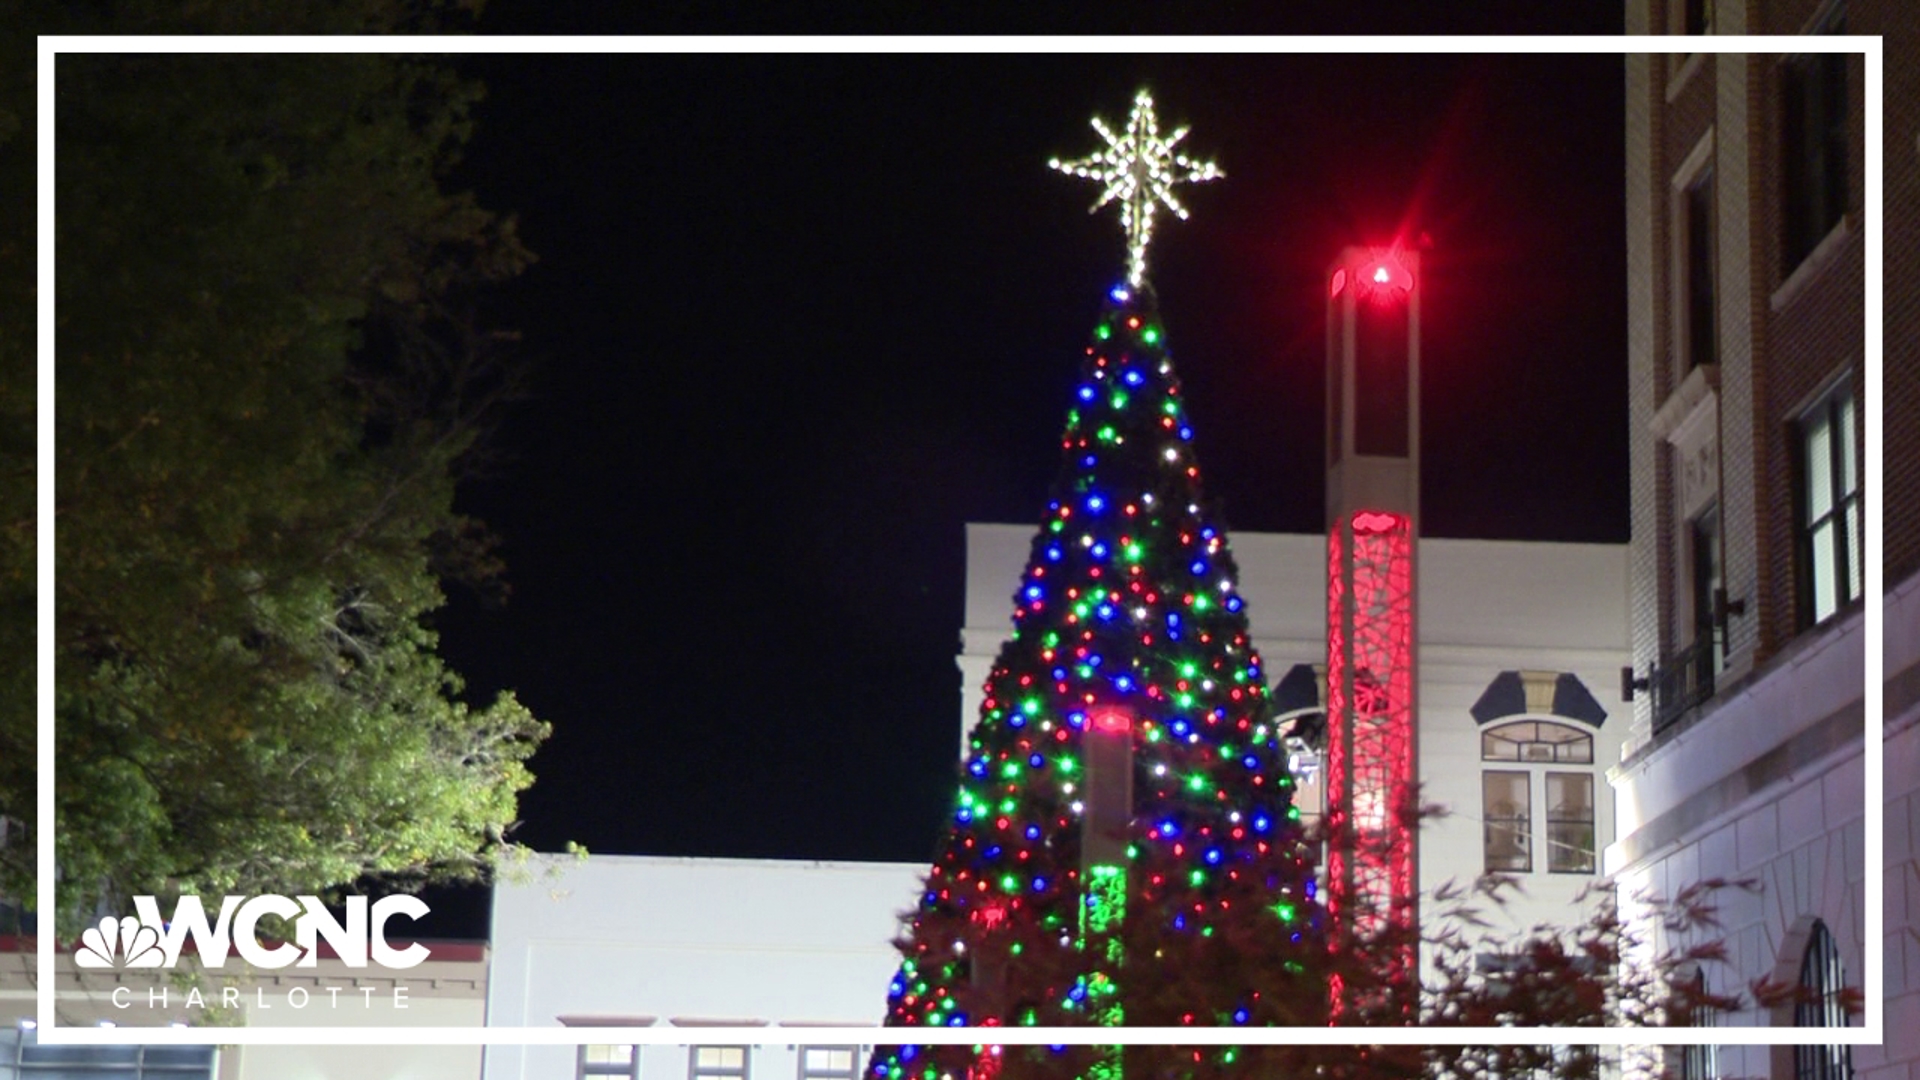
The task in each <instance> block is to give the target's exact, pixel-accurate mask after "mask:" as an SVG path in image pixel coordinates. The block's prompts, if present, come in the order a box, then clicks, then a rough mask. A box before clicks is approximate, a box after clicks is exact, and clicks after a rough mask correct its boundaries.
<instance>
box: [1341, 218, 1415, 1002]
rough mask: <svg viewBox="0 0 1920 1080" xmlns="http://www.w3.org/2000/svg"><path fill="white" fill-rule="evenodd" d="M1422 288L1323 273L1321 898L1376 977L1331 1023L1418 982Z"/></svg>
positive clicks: (1399, 267)
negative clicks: (1378, 988) (1375, 986)
mask: <svg viewBox="0 0 1920 1080" xmlns="http://www.w3.org/2000/svg"><path fill="white" fill-rule="evenodd" d="M1420 292H1421V290H1420V262H1419V256H1418V254H1417V253H1415V252H1410V251H1399V250H1389V251H1382V250H1378V249H1368V248H1348V249H1346V250H1345V251H1343V252H1341V254H1340V258H1339V259H1338V260H1336V261H1335V262H1334V264H1333V266H1332V267H1331V269H1329V270H1328V272H1327V758H1326V761H1327V772H1326V777H1327V824H1328V830H1329V842H1328V851H1327V908H1328V913H1329V915H1330V917H1331V922H1332V931H1333V935H1334V940H1335V941H1336V942H1339V943H1341V944H1342V945H1344V946H1345V947H1347V949H1348V951H1347V955H1349V956H1355V955H1358V956H1364V957H1366V958H1367V960H1368V962H1369V963H1370V964H1373V965H1377V967H1376V968H1375V971H1374V974H1375V975H1376V976H1378V978H1379V980H1380V984H1381V985H1383V986H1385V987H1386V989H1385V990H1384V991H1382V992H1380V993H1377V994H1376V993H1375V992H1373V991H1371V990H1361V989H1360V988H1359V987H1353V986H1343V985H1342V982H1341V980H1340V979H1339V978H1338V976H1336V977H1335V981H1334V986H1333V1016H1334V1019H1335V1022H1336V1023H1337V1022H1340V1020H1341V1018H1342V1017H1345V1018H1347V1019H1348V1020H1349V1021H1357V1020H1360V1019H1361V1018H1362V1014H1365V1015H1370V1016H1372V1017H1373V1018H1374V1020H1375V1021H1376V1022H1377V1021H1378V1020H1380V1019H1384V1018H1385V1016H1387V1015H1391V1014H1394V1013H1398V1014H1400V1015H1404V1016H1405V1017H1406V1018H1407V1019H1408V1020H1409V1021H1411V1020H1412V1019H1413V1013H1412V1010H1413V1008H1414V1000H1413V999H1414V994H1413V990H1414V988H1415V987H1417V985H1418V963H1419V950H1418V945H1417V928H1418V926H1419V919H1418V908H1417V899H1418V889H1419V875H1418V866H1417V862H1416V855H1417V851H1418V830H1419V823H1418V821H1417V819H1416V815H1415V813H1414V810H1415V807H1416V805H1417V802H1418V793H1417V792H1418V788H1417V783H1418V776H1419V773H1418V767H1417V766H1418V761H1419V757H1418V754H1419V748H1418V742H1417V736H1416V717H1415V713H1414V688H1415V686H1416V685H1417V683H1416V682H1415V679H1414V608H1413V601H1414V580H1415V578H1414V538H1415V536H1416V535H1417V523H1418V521H1419V516H1420V515H1419V511H1420ZM1357 943H1359V944H1362V947H1361V948H1358V949H1355V948H1353V947H1352V946H1354V945H1355V944H1357ZM1374 981H1375V980H1373V979H1369V980H1368V982H1369V984H1370V985H1371V984H1372V983H1373V982H1374ZM1396 989H1401V990H1404V991H1405V992H1396ZM1382 1010H1384V1012H1383V1011H1382Z"/></svg>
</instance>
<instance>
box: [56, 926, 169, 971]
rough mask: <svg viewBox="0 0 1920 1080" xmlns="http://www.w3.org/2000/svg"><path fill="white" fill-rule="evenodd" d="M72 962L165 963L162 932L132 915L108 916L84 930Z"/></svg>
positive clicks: (86, 965)
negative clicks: (117, 917) (161, 944)
mask: <svg viewBox="0 0 1920 1080" xmlns="http://www.w3.org/2000/svg"><path fill="white" fill-rule="evenodd" d="M73 962H74V964H76V965H77V966H79V967H83V968H113V967H123V968H157V967H165V966H166V963H167V956H166V953H164V952H162V951H161V950H160V933H159V931H157V930H155V929H154V928H153V927H151V926H148V925H146V924H145V923H143V922H141V921H140V920H139V919H136V918H134V917H133V916H131V915H128V916H125V917H123V918H119V919H116V918H114V917H113V916H111V915H109V916H107V917H106V918H104V919H101V920H100V925H98V926H89V927H87V928H86V929H85V930H83V931H81V933H80V947H79V948H77V949H75V950H74V951H73Z"/></svg>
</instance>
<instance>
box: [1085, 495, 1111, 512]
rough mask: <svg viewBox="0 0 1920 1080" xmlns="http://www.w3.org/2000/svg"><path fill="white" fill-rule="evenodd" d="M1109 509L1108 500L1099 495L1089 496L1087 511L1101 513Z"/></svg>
mask: <svg viewBox="0 0 1920 1080" xmlns="http://www.w3.org/2000/svg"><path fill="white" fill-rule="evenodd" d="M1106 508H1107V500H1106V499H1104V498H1101V497H1100V496H1098V495H1089V496H1087V509H1088V510H1091V511H1093V512H1094V513H1096V514H1097V513H1099V512H1100V511H1102V510H1105V509H1106Z"/></svg>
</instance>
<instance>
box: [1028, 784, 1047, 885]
mask: <svg viewBox="0 0 1920 1080" xmlns="http://www.w3.org/2000/svg"><path fill="white" fill-rule="evenodd" d="M1033 756H1034V757H1035V758H1037V759H1039V760H1042V761H1044V760H1045V759H1044V758H1041V757H1040V755H1039V754H1035V755H1033ZM1039 767H1040V766H1038V765H1035V766H1034V768H1036V769H1037V768H1039ZM1027 839H1029V840H1038V839H1040V826H1038V825H1029V826H1027ZM1044 880H1045V879H1044V878H1035V879H1034V881H1033V884H1034V887H1035V888H1039V887H1040V886H1041V883H1042V882H1043V881H1044Z"/></svg>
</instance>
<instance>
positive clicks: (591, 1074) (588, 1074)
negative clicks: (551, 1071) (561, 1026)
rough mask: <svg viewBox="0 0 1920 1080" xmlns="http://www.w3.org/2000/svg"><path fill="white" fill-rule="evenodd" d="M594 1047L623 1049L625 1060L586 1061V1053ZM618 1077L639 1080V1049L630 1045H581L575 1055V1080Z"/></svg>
mask: <svg viewBox="0 0 1920 1080" xmlns="http://www.w3.org/2000/svg"><path fill="white" fill-rule="evenodd" d="M595 1046H605V1047H615V1048H617V1047H625V1048H626V1051H627V1060H626V1061H625V1062H624V1063H623V1062H618V1061H588V1060H587V1055H588V1052H589V1051H590V1050H591V1049H592V1048H593V1047H595ZM608 1076H613V1077H620V1078H622V1080H640V1047H638V1046H636V1045H634V1044H632V1043H592V1044H587V1043H582V1044H581V1045H580V1050H579V1053H578V1054H576V1055H575V1069H574V1077H575V1080H595V1078H597V1077H608Z"/></svg>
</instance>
